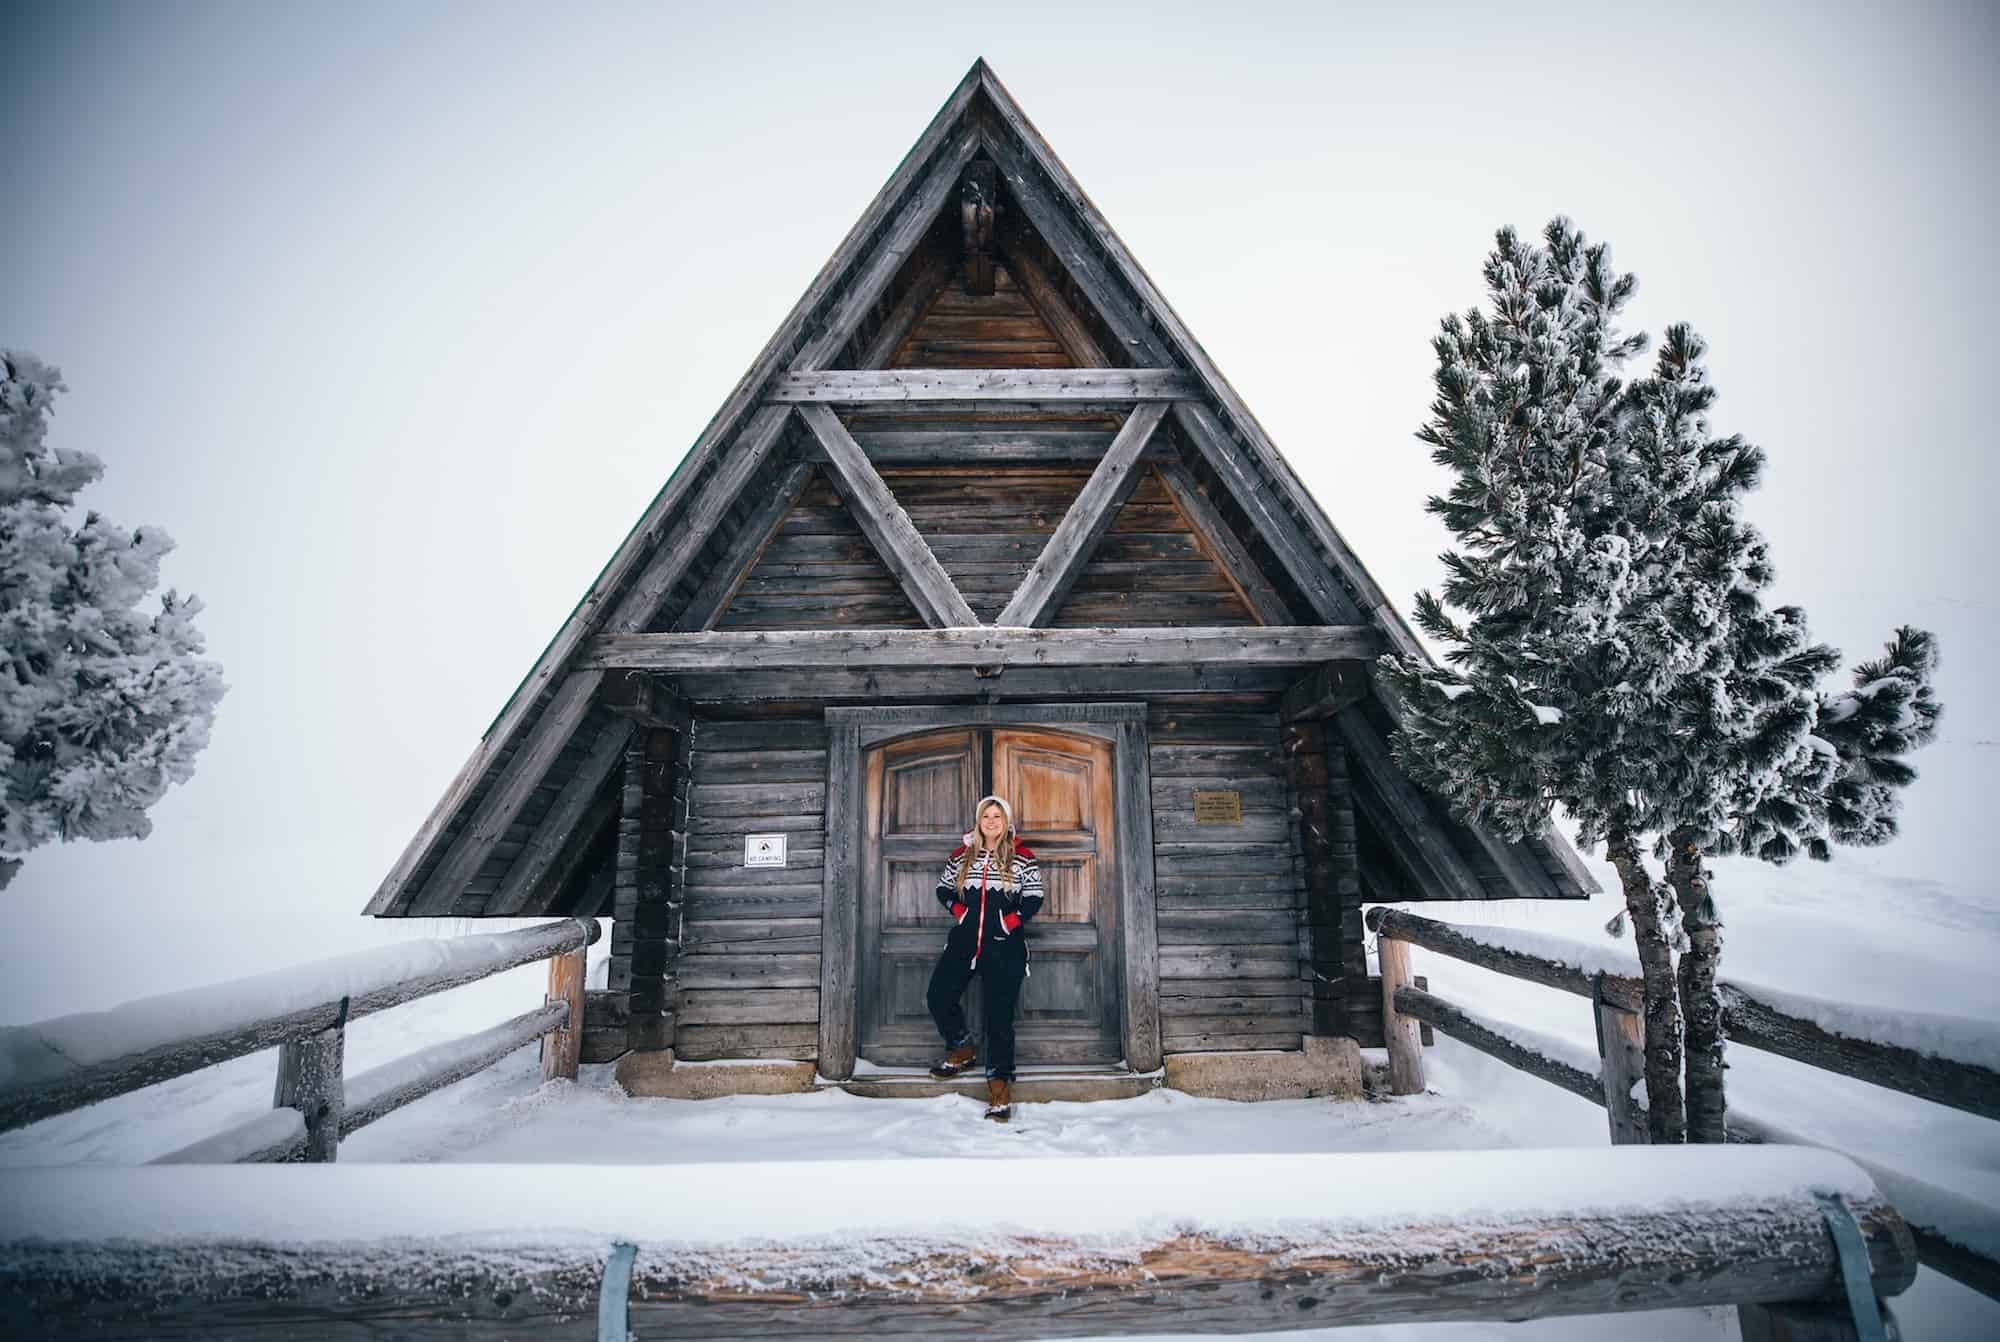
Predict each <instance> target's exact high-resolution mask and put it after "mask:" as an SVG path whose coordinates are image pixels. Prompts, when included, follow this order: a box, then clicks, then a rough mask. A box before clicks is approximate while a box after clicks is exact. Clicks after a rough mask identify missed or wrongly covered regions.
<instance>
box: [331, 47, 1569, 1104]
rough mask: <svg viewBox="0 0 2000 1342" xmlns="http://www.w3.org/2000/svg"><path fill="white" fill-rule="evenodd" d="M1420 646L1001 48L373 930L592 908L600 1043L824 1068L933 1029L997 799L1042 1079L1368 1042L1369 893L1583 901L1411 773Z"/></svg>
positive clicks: (513, 717)
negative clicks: (1171, 299)
mask: <svg viewBox="0 0 2000 1342" xmlns="http://www.w3.org/2000/svg"><path fill="white" fill-rule="evenodd" d="M1415 647H1416V644H1415V641H1414V639H1413V638H1412V636H1411V634H1410V632H1409V630H1408V628H1407V627H1406V626H1405V625H1404V623H1403V622H1402V620H1401V618H1400V617H1399V616H1398V614H1397V613H1396V611H1395V610H1394V609H1393V608H1392V607H1391V605H1390V604H1389V602H1388V600H1387V599H1386V598H1385V597H1384V596H1383V594H1382V592H1381V590H1380V589H1379V588H1378V587H1377V586H1376V585H1375V583H1374V581H1373V580H1372V579H1370V577H1369V576H1368V573H1367V571H1366V570H1365V569H1364V568H1363V567H1362V565H1361V563H1360V562H1359V561H1358V560H1357V559H1356V558H1355V556H1354V555H1353V553H1352V552H1351V551H1350V550H1349V549H1348V547H1347V546H1346V544H1345V543H1343V542H1342V540H1341V538H1340V535H1339V533H1338V532H1337V531H1336V530H1335V529H1334V526H1333V524H1332V523H1331V521H1329V520H1328V518H1327V516H1326V515H1325V513H1323V512H1322V511H1321V509H1320V508H1319V506H1318V505H1317V504H1316V503H1315V502H1314V500H1313V499H1312V497H1311V496H1310V495H1309V494H1308V493H1307V492H1306V490H1305V489H1304V488H1303V487H1302V486H1301V485H1300V483H1299V481H1298V479H1297V478H1296V477H1295V476H1294V475H1293V473H1292V471H1291V469H1290V468H1289V467H1288V466H1287V465H1286V463H1285V461H1284V459H1283V458H1282V457H1280V456H1279V454H1278V451H1277V449H1276V448H1275V447H1274V446H1273V445H1272V444H1271V442H1270V441H1269V439H1268V438H1266V436H1265V434H1264V431H1263V430H1262V429H1261V428H1260V427H1259V426H1258V423H1257V421H1256V420H1255V419H1254V418H1253V417H1252V416H1251V414H1250V412H1249V411H1248V409H1246V408H1245V406H1244V405H1243V403H1242V401H1241V400H1240V399H1239V398H1238V397H1237V395H1236V393H1235V391H1233V390H1232V389H1231V388H1230V386H1229V384H1228V383H1227V382H1225V381H1224V380H1223V379H1222V377H1221V375H1220V374H1219V373H1218V372H1217V371H1216V369H1215V367H1214V365H1213V364H1211V363H1210V362H1209V359H1208V357H1207V355H1206V354H1205V353H1204V352H1203V350H1202V347H1201V346H1200V344H1198V343H1197V342H1196V341H1195V339H1194V338H1193V336H1192V335H1190V334H1189V332H1188V331H1187V329H1186V328H1185V327H1184V326H1183V325H1182V324H1181V322H1180V320H1179V318H1178V317H1176V316H1175V315H1174V311H1173V309H1172V308H1171V307H1169V306H1168V305H1167V303H1166V301H1165V300H1164V299H1163V298H1162V297H1161V296H1160V294H1159V293H1158V292H1157V291H1156V290H1155V289H1154V287H1153V285H1152V282H1151V281H1150V280H1149V279H1148V278H1147V276H1146V273H1145V272H1144V271H1143V270H1141V269H1140V267H1139V265H1138V264H1137V262H1135V261H1134V260H1133V259H1132V257H1131V255H1130V253H1128V252H1127V251H1126V249H1125V246H1124V244H1123V243H1121V242H1120V241H1119V239H1118V236H1117V235H1116V234H1115V233H1113V232H1112V230H1111V228H1110V226H1109V225H1108V224H1107V223H1106V222H1105V221H1104V219H1103V218H1102V217H1101V216H1100V215H1099V214H1098V212H1097V210H1096V208H1095V207H1094V206H1093V205H1092V204H1091V202H1090V200H1089V199H1088V198H1087V197H1086V196H1085V195H1084V194H1083V191H1082V190H1081V188H1079V187H1078V185H1077V183H1076V182H1075V180H1074V179H1073V178H1072V177H1071V176H1070V174H1069V172H1068V170H1067V169H1065V168H1064V166H1063V164H1062V162H1061V161H1060V160H1059V159H1057V157H1056V156H1055V154H1054V153H1053V151H1051V150H1050V148H1049V146H1048V145H1047V144H1046V143H1045V142H1044V141H1043V140H1042V138H1041V136H1040V135H1039V134H1038V133H1037V132H1036V131H1035V129H1034V127H1033V126H1031V125H1030V124H1029V123H1028V120H1027V118H1026V117H1025V116H1024V115H1023V114H1022V112H1021V109H1020V107H1019V106H1018V105H1017V104H1016V103H1015V102H1014V100H1013V98H1012V97H1011V96H1009V94H1008V93H1007V91H1006V90H1005V89H1004V88H1003V87H1001V85H1000V83H999V81H998V80H997V79H996V78H995V77H994V75H993V73H992V71H991V70H990V69H988V68H987V66H986V64H985V63H984V62H983V61H982V62H979V63H977V64H975V65H974V66H973V68H972V69H971V70H970V71H969V72H968V73H967V74H966V76H965V78H964V80H963V81H961V82H960V84H959V86H958V88H957V89H956V90H955V91H954V92H953V94H952V96H951V98H950V100H949V101H948V102H946V104H945V105H944V108H943V110H941V111H940V112H939V113H938V115H937V116H936V118H935V119H934V120H933V121H932V122H931V124H930V126H929V128H928V129H926V130H925V131H924V133H923V136H922V138H921V139H919V140H918V141H917V144H916V146H915V148H914V149H912V150H911V152H910V154H909V156H908V157H907V158H906V159H905V160H904V161H903V163H902V165H901V167H899V168H898V169H897V171H896V173H895V175H894V176H893V177H892V178H891V179H890V180H889V182H888V184H887V185H886V186H884V187H883V188H882V191H881V193H880V194H879V195H877V196H876V198H875V200H874V202H873V203H872V204H871V205H870V206H869V207H868V210H867V212H866V213H865V214H864V215H863V216H862V218H861V220H860V221H859V222H858V223H857V224H856V225H855V226H854V228H853V230H852V231H851V232H850V233H849V234H848V235H847V238H846V240H845V241H844V242H842V243H841V245H840V247H839V249H838V250H837V251H836V252H835V253H834V255H833V257H832V259H831V260H830V261H828V262H827V264H826V266H825V268H824V269H823V270H822V271H821V272H820V274H819V276H818V278H817V279H816V280H815V281H814V283H813V285H812V287H811V288H810V289H809V290H808V291H807V292H806V294H805V296H804V297H803V298H801V299H800V300H799V303H798V306H797V307H796V308H794V309H793V311H792V313H791V315H790V316H789V317H788V318H787V319H786V321H785V323H784V325H783V326H782V327H780V328H779V330H778V332H777V334H776V335H775V336H774V337H772V339H771V342H770V343H769V344H768V345H767V346H766V347H765V348H764V351H763V353H762V354H760V355H759V356H758V358H757V361H756V363H755V364H754V365H753V366H752V367H751V369H750V371H749V372H748V373H747V374H745V375H744V377H743V379H742V381H741V382H739V383H738V384H737V386H736V388H735V389H734V390H733V391H732V392H731V393H730V396H729V398H728V400H727V401H726V402H725V403H724V405H723V407H722V409H721V411H720V412H719V413H718V414H717V415H716V416H715V418H714V420H713V421H712V422H711V423H710V424H709V425H708V427H707V429H706V430H705V431H704V432H703V434H702V436H701V438H700V440H699V441H698V442H697V443H696V444H695V445H694V447H693V449H692V450H691V451H690V452H689V453H688V455H687V458H686V460H685V461H683V462H682V464H681V465H680V467H679V468H678V469H677V470H676V471H675V472H674V474H673V477H672V478H671V479H670V480H669V481H668V482H667V484H666V486H665V488H663V489H662V490H661V491H660V493H659V495H658V497H656V498H655V499H654V500H653V502H652V504H651V505H650V506H649V507H648V508H647V510H646V512H645V515H644V516H643V517H642V518H641V519H640V520H639V523H638V525H637V526H635V527H634V528H633V529H632V532H631V534H630V535H629V536H627V537H626V539H625V542H624V544H623V545H622V546H620V547H619V549H618V551H617V553H616V554H615V555H613V556H612V559H611V561H610V563H609V564H608V565H606V567H605V569H604V571H603V573H602V574H601V575H600V576H599V578H598V580H597V582H596V584H595V585H594V586H593V587H592V588H591V589H590V591H589V592H587V593H586V594H585V595H584V597H583V600H582V601H580V602H579V603H578V604H577V607H576V609H575V611H574V612H573V613H572V614H571V616H570V617H569V619H568V620H567V621H566V622H565V623H564V625H563V626H562V628H561V630H560V631H558V632H557V634H556V636H555V638H554V640H553V641H552V642H551V643H550V644H549V646H548V648H547V650H546V651H545V652H544V653H543V655H542V657H541V660H540V661H539V662H537V663H536V665H535V667H534V669H533V670H532V671H531V672H530V673H529V674H528V676H527V678H526V680H524V681H523V682H522V684H521V686H520V688H519V689H517V690H516V691H515V693H514V696H513V698H512V699H511V700H510V701H509V702H508V703H507V705H506V707H505V709H504V710H503V711H502V712H501V714H500V716H499V718H498V719H497V720H496V721H495V722H494V724H493V726H492V727H491V728H490V729H489V731H488V732H487V734H486V736H485V738H484V739H483V740H482V741H481V742H480V744H479V747H478V749H477V750H475V751H474V752H473V755H472V758H471V759H470V760H468V761H467V762H466V765H465V767H464V769H463V770H461V771H460V773H459V775H458V777H457V778H456V779H455V780H454V781H453V783H452V785H451V788H450V789H449V790H448V791H447V792H446V794H445V796H444V797H443V799H442V800H440V801H439V803H438V805H437V807H436V809H435V810H434V811H433V812H432V814H431V816H430V818H429V820H428V821H427V822H426V823H425V824H424V826H423V828H422V829H421V830H420V831H419V832H418V834H417V836H416V837H415V839H413V840H412V841H411V843H410V845H409V847H408V849H407V850H406V851H405V852H404V853H403V855H402V857H401V859H400V860H399V861H398V862H397V863H396V865H395V868H394V870H392V871H391V872H390V873H389V875H388V877H387V878H386V879H385V880H384V881H383V882H382V885H381V888H380V889H379V890H378V891H377V892H376V894H375V897H374V898H373V899H372V900H371V901H370V902H369V904H368V908H367V912H369V913H371V914H377V915H382V916H388V917H410V916H433V915H452V916H457V917H500V916H523V915H541V914H581V915H599V916H602V915H607V914H608V915H610V916H611V917H612V918H613V919H614V920H615V925H614V931H613V934H612V946H611V953H612V960H611V975H610V984H609V988H610V991H609V992H608V993H603V994H593V996H592V999H591V1000H592V1006H591V1012H590V1017H591V1018H590V1019H589V1021H588V1022H587V1031H586V1039H587V1047H588V1049H589V1054H588V1056H594V1057H597V1058H606V1057H609V1056H615V1055H616V1054H618V1053H619V1052H620V1051H622V1050H626V1049H630V1050H632V1051H634V1052H635V1054H643V1053H653V1054H656V1055H658V1056H660V1057H663V1058H666V1057H671V1056H676V1055H677V1056H678V1057H679V1058H681V1059H683V1060H692V1059H717V1058H763V1059H792V1060H798V1061H800V1062H810V1063H816V1065H817V1071H818V1072H819V1073H820V1074H821V1075H823V1076H824V1077H826V1078H831V1079H835V1080H840V1079H844V1078H850V1077H852V1076H853V1075H854V1074H855V1072H856V1065H857V1061H858V1060H867V1061H868V1062H871V1063H874V1064H881V1065H885V1066H895V1065H908V1064H914V1063H919V1062H922V1061H925V1060H927V1059H929V1058H930V1057H931V1056H932V1055H933V1053H934V1050H935V1049H936V1047H937V1040H936V1036H935V1034H934V1032H933V1031H932V1029H931V1026H930V1022H929V1019H928V1017H927V1016H926V1014H925V1011H924V1006H923V986H924V982H925V977H926V975H927V974H928V971H929V966H930V962H931V958H932V957H933V956H934V954H935V953H936V951H937V949H938V948H939V947H940V945H941V944H942V932H943V926H944V918H943V915H942V914H940V913H939V912H938V910H937V908H936V905H935V904H934V902H933V901H932V898H931V895H930V889H931V886H932V884H933V883H934V881H935V879H936V873H937V871H938V869H939V867H940V865H941V862H942V859H943V857H944V855H945V853H947V852H948V851H949V850H950V849H951V848H952V847H953V846H954V844H955V843H956V842H957V838H956V836H957V835H958V834H959V833H960V832H961V831H962V830H963V829H964V828H965V827H966V825H967V822H968V820H969V818H970V813H971V807H972V803H973V802H974V800H975V799H976V798H977V797H979V796H980V795H982V794H983V793H986V792H990V791H997V792H1000V793H1002V794H1004V795H1007V796H1009V797H1010V798H1011V799H1012V801H1013V802H1014V804H1015V807H1016V815H1017V819H1018V821H1019V823H1020V825H1021V828H1022V830H1023V832H1024V835H1025V838H1026V840H1027V841H1028V842H1029V843H1030V844H1032V845H1033V846H1034V848H1035V849H1036V850H1037V851H1038V853H1039V855H1040V860H1041V864H1042V867H1043V870H1044V872H1045V874H1046V879H1047V881H1048V884H1049V887H1050V899H1049V905H1048V907H1047V909H1046V910H1045V912H1044V914H1043V916H1042V918H1041V919H1039V920H1038V921H1037V924H1036V927H1035V934H1036V936H1035V943H1034V944H1035V956H1036V960H1035V971H1034V974H1033V976H1032V978H1031V979H1030V981H1029V986H1028V990H1027V996H1026V998H1025V999H1024V1002H1023V1007H1022V1011H1021V1017H1020V1021H1021V1024H1020V1041H1021V1043H1020V1047H1021V1058H1022V1062H1023V1063H1024V1064H1027V1065H1032V1064H1035V1063H1064V1064H1074V1065H1078V1066H1096V1067H1102V1068H1110V1069H1126V1070H1129V1071H1130V1072H1131V1073H1133V1074H1145V1073H1149V1072H1152V1071H1153V1070H1154V1069H1157V1068H1159V1067H1160V1066H1161V1064H1162V1060H1163V1057H1171V1056H1172V1055H1176V1054H1195V1053H1202V1054H1213V1053H1229V1052H1247V1051H1266V1050H1289V1051H1294V1052H1298V1051H1301V1050H1304V1051H1313V1050H1312V1048H1311V1045H1312V1041H1313V1040H1314V1039H1316V1038H1318V1039H1327V1038H1332V1039H1342V1038H1352V1039H1355V1040H1358V1041H1360V1042H1361V1043H1362V1044H1379V1043H1380V1042H1381V1034H1382V1022H1381V1008H1380V1002H1379V994H1378V990H1377V989H1376V987H1375V986H1374V985H1373V983H1372V982H1371V981H1370V979H1369V976H1368V971H1367V962H1366V958H1365V955H1364V952H1363V946H1362V922H1361V907H1362V904H1363V902H1364V901H1398V902H1400V901H1408V900H1434V899H1491V898H1515V897H1527V898H1564V897H1578V896H1583V895H1586V894H1588V893H1589V891H1590V890H1591V889H1593V888H1594V885H1593V883H1592V881H1591V879H1590V877H1589V876H1588V875H1587V874H1586V873H1585V872H1584V871H1583V870H1582V869H1581V868H1580V867H1579V866H1578V864H1577V863H1576V860H1575V857H1574V855H1573V854H1571V853H1570V852H1569V851H1568V849H1567V848H1566V847H1565V846H1564V845H1563V843H1562V841H1561V840H1560V839H1559V838H1555V837H1553V836H1552V837H1551V838H1550V839H1549V840H1548V841H1546V842H1534V843H1528V844H1521V845H1508V844H1504V843H1501V842H1498V841H1497V840H1495V839H1493V838H1491V837H1489V836H1487V835H1484V834H1480V833H1478V832H1475V831H1473V830H1471V829H1468V828H1466V827H1464V826H1462V825H1460V824H1457V823H1455V822H1454V821H1453V820H1452V818H1451V817H1450V816H1449V815H1448V814H1447V812H1446V810H1445V809H1444V807H1443V806H1442V805H1441V804H1440V803H1438V802H1437V801H1436V800H1434V799H1433V798H1430V797H1428V796H1426V795H1424V794H1423V793H1421V792H1420V791H1418V790H1417V789H1416V788H1415V787H1414V786H1412V785H1411V783H1410V782H1409V781H1408V780H1407V779H1406V778H1405V777H1404V776H1403V775H1402V774H1401V773H1400V772H1399V771H1398V770H1397V768H1396V767H1395V765H1394V763H1393V762H1392V760H1391V758H1390V755H1389V751H1388V746H1387V741H1388V734H1389V730H1390V725H1391V717H1390V714H1391V712H1392V711H1393V706H1392V705H1391V704H1390V703H1389V702H1388V701H1387V700H1386V699H1385V698H1384V697H1383V696H1382V695H1381V694H1379V693H1377V692H1376V691H1375V689H1374V687H1373V683H1372V678H1371V676H1370V673H1369V663H1370V661H1371V659H1373V658H1374V657H1376V656H1378V655H1379V654H1381V653H1382V652H1383V651H1385V650H1388V649H1399V650H1409V649H1414V648H1415ZM759 836H780V838H781V840H782V857H779V856H777V852H778V849H779V846H780V845H779V842H778V841H777V840H772V841H769V842H767V841H766V840H765V839H764V838H763V837H759ZM753 846H754V847H756V848H758V850H759V851H758V853H757V855H756V856H754V857H753V856H752V855H751V853H750V850H751V848H752V847H753ZM766 862H779V863H781V865H762V864H763V863H766ZM974 996H975V997H976V996H977V994H976V993H975V994H974ZM664 1050H673V1054H672V1055H668V1054H665V1053H664V1052H662V1051H664ZM1350 1051H1351V1050H1350ZM723 1070H725V1071H726V1070H728V1069H723ZM803 1070H804V1071H805V1073H806V1075H807V1076H810V1075H811V1072H812V1069H811V1068H810V1067H808V1068H805V1069H803ZM863 1070H864V1071H866V1070H868V1069H867V1068H864V1069H863Z"/></svg>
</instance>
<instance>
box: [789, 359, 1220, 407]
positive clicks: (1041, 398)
mask: <svg viewBox="0 0 2000 1342" xmlns="http://www.w3.org/2000/svg"><path fill="white" fill-rule="evenodd" d="M1199 395H1201V384H1200V383H1199V382H1198V381H1197V380H1196V379H1195V377H1194V376H1193V374H1190V373H1184V372H1182V371H1181V370H1180V369H1177V368H884V369H826V370H821V371H818V372H802V373H782V374H780V375H779V376H778V377H776V378H774V379H772V382H771V389H770V392H769V395H768V397H767V399H768V400H769V401H771V402H773V403H784V404H814V403H824V404H833V405H871V404H873V403H875V402H880V401H888V402H909V401H949V402H954V403H963V404H981V403H985V402H991V401H1036V402H1045V403H1060V402H1069V401H1085V402H1091V403H1106V402H1129V401H1182V400H1187V399H1189V398H1191V397H1195V396H1199Z"/></svg>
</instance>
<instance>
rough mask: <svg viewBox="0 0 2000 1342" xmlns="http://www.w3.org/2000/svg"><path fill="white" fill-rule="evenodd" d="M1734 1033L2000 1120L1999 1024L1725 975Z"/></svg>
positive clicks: (1726, 1007) (1725, 1014)
mask: <svg viewBox="0 0 2000 1342" xmlns="http://www.w3.org/2000/svg"><path fill="white" fill-rule="evenodd" d="M1720 987H1721V993H1722V1018H1723V1021H1724V1023H1725V1024H1726V1026H1727V1028H1728V1031H1729V1038H1730V1039H1731V1040H1732V1041H1734V1042H1736V1043H1739V1044H1745V1045H1748V1046H1749V1047H1751V1048H1756V1049H1762V1050H1763V1051H1764V1052H1766V1053H1776V1054H1779V1055H1780V1056H1782V1057H1787V1058H1791V1059H1793V1060H1794V1061H1797V1062H1802V1063H1805V1064H1807V1065H1808V1066H1812V1067H1819V1068H1823V1069H1825V1070H1826V1071H1829V1072H1839V1073H1841V1074H1842V1075H1844V1076H1852V1077H1859V1078H1860V1079H1861V1080H1863V1081H1872V1082H1874V1083H1875V1084H1876V1085H1878V1086H1887V1087H1889V1088H1890V1089H1891V1090H1899V1091H1902V1092H1903V1093H1904V1094H1906V1095H1916V1096H1919V1097H1921V1098H1923V1099H1926V1100H1930V1101H1932V1102H1934V1103H1936V1104H1945V1105H1950V1106H1951V1107H1952V1108H1954V1109H1963V1110H1965V1111H1966V1112H1967V1113H1973V1114H1979V1115H1981V1116H1982V1117H1985V1118H2000V1028H1996V1027H1995V1026H1994V1025H1993V1023H1992V1022H1990V1021H1983V1020H1973V1019H1971V1018H1969V1017H1965V1016H1941V1015H1932V1014H1928V1013H1925V1012H1917V1011H1889V1010H1884V1009H1881V1008H1871V1007H1859V1006H1856V1005H1854V1004H1853V1003H1851V1002H1832V1001H1827V1000H1826V999H1824V998H1817V997H1807V996H1804V995H1803V994H1799V993H1783V992H1778V991H1776V990H1775V989H1771V988H1765V987H1761V986H1755V985H1750V984H1744V983H1738V982H1734V981H1727V980H1725V981H1724V982H1723V983H1722V984H1721V985H1720Z"/></svg>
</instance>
